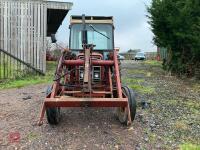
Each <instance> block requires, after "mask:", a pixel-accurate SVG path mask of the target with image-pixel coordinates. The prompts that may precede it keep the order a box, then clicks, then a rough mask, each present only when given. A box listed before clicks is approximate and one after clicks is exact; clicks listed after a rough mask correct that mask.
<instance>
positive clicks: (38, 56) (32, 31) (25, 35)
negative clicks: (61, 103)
mask: <svg viewBox="0 0 200 150" xmlns="http://www.w3.org/2000/svg"><path fill="white" fill-rule="evenodd" d="M71 7H72V3H68V2H50V1H43V0H1V1H0V49H3V50H5V51H7V52H9V53H10V54H12V55H14V56H16V57H17V58H19V59H20V60H22V61H24V62H26V63H29V64H31V65H32V66H33V67H34V68H36V69H39V70H41V71H42V72H45V70H46V36H47V35H50V34H54V33H56V31H57V29H58V28H59V26H60V24H61V23H62V21H63V19H64V17H65V16H66V15H67V13H68V11H69V10H70V9H71ZM0 59H1V58H0ZM13 65H14V64H13ZM21 69H24V68H23V67H22V68H21Z"/></svg>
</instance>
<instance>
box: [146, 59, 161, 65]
mask: <svg viewBox="0 0 200 150" xmlns="http://www.w3.org/2000/svg"><path fill="white" fill-rule="evenodd" d="M144 64H148V65H151V66H160V67H161V66H162V62H161V61H157V60H146V61H144Z"/></svg>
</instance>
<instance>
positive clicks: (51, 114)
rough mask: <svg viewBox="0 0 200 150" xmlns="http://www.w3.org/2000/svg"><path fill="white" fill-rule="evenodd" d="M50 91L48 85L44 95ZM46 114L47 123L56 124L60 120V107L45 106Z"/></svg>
mask: <svg viewBox="0 0 200 150" xmlns="http://www.w3.org/2000/svg"><path fill="white" fill-rule="evenodd" d="M51 92H52V87H51V86H48V87H47V90H46V96H49V95H50V94H51ZM46 116H47V121H48V123H49V124H51V125H57V124H58V123H59V121H60V108H59V107H53V108H47V109H46Z"/></svg>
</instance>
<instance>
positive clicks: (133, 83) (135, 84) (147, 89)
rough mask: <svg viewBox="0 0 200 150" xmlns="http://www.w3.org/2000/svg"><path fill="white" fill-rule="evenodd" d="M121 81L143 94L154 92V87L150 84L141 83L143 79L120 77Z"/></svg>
mask: <svg viewBox="0 0 200 150" xmlns="http://www.w3.org/2000/svg"><path fill="white" fill-rule="evenodd" d="M122 82H123V83H125V84H128V85H129V86H130V87H131V88H132V89H134V90H136V91H137V92H140V93H143V94H153V93H155V88H154V87H152V86H147V85H145V86H144V85H143V83H144V82H145V80H144V79H137V78H126V79H122Z"/></svg>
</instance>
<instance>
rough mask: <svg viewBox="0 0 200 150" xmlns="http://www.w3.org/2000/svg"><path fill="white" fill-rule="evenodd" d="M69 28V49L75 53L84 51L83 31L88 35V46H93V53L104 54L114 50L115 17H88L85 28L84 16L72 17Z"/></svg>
mask: <svg viewBox="0 0 200 150" xmlns="http://www.w3.org/2000/svg"><path fill="white" fill-rule="evenodd" d="M69 28H70V38H69V48H70V50H72V51H73V52H75V51H77V52H78V51H82V50H83V45H82V44H83V37H82V32H83V30H85V31H86V34H87V35H86V39H87V41H86V42H87V44H92V45H93V51H98V52H99V53H101V54H103V52H105V51H111V50H114V36H113V35H114V26H113V17H102V16H86V17H85V27H84V26H83V22H82V16H71V20H70V26H69ZM83 28H84V29H83ZM104 57H106V56H104Z"/></svg>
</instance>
